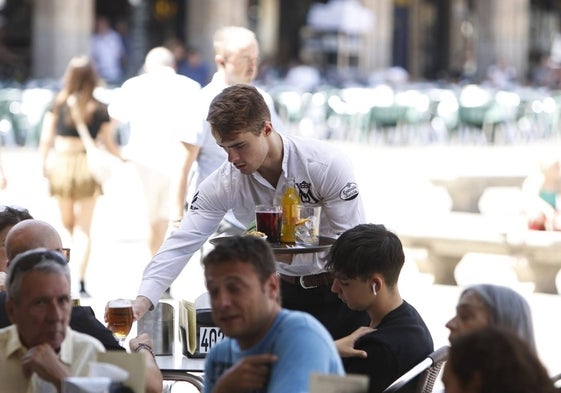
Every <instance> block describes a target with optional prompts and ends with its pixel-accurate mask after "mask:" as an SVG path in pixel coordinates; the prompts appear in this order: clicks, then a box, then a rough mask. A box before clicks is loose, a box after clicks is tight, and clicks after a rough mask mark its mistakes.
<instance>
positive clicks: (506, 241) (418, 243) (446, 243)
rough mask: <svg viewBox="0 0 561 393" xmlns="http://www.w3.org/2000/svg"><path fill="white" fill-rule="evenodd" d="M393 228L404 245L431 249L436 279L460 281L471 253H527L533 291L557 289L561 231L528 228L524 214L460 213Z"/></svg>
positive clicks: (525, 255)
mask: <svg viewBox="0 0 561 393" xmlns="http://www.w3.org/2000/svg"><path fill="white" fill-rule="evenodd" d="M392 229H393V230H394V231H395V232H396V233H397V235H398V236H399V238H400V239H401V241H402V243H403V245H404V247H411V248H424V249H426V250H427V253H428V259H429V263H430V266H431V268H432V272H431V273H432V274H433V275H434V279H435V283H437V284H448V285H455V284H456V280H455V277H454V271H455V269H456V266H457V265H458V263H459V262H460V260H461V259H462V257H463V256H464V255H466V254H467V253H469V252H476V253H490V254H502V255H508V256H513V257H525V258H526V259H527V260H528V267H529V269H530V271H531V276H532V281H533V282H534V284H535V290H536V291H537V292H545V293H557V288H556V285H555V277H556V275H557V273H558V271H559V269H560V268H561V232H553V231H547V232H546V231H531V230H527V229H526V227H525V226H524V222H523V221H522V219H521V218H520V217H511V218H507V217H497V216H487V215H482V214H478V213H458V212H451V213H449V214H443V215H437V216H434V217H432V218H431V219H430V220H429V219H426V220H424V222H419V221H417V222H415V223H412V222H408V223H401V224H397V225H395V226H394V228H392Z"/></svg>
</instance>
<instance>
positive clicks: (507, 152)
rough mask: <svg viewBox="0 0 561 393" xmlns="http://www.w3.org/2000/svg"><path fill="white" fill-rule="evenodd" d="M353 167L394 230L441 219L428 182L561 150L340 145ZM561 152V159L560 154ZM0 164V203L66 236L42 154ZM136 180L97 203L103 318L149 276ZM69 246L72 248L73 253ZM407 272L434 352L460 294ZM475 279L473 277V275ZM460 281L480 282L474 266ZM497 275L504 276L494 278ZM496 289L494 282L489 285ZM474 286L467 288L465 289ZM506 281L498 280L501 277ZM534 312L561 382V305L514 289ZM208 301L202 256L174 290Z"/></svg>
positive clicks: (7, 157)
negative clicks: (5, 180) (1, 173)
mask: <svg viewBox="0 0 561 393" xmlns="http://www.w3.org/2000/svg"><path fill="white" fill-rule="evenodd" d="M338 145H339V146H341V147H342V148H343V150H344V151H346V152H347V153H348V154H349V155H350V157H351V158H352V160H353V163H354V165H355V168H356V171H357V176H358V180H359V184H360V189H361V193H362V195H363V197H364V201H365V204H366V209H367V214H368V219H369V220H370V221H371V222H377V223H386V224H387V225H388V226H389V227H390V228H391V221H392V219H393V218H394V217H399V218H400V219H403V218H404V217H405V218H409V217H410V218H411V219H415V218H416V217H415V216H416V215H417V214H416V213H418V212H423V213H425V214H423V217H426V216H427V215H426V210H427V209H432V208H435V209H438V208H439V206H440V205H441V204H446V202H447V201H446V196H443V194H442V190H438V189H435V188H434V187H432V186H431V185H430V183H429V182H428V180H427V179H428V177H429V176H435V175H443V174H449V173H454V172H457V171H460V172H463V173H465V172H471V171H473V172H478V171H484V170H487V169H490V168H492V170H493V171H494V172H501V171H505V173H528V171H529V170H530V169H531V168H532V167H533V165H534V164H535V163H536V162H537V160H538V158H539V157H540V156H541V155H543V153H544V151H553V150H558V149H559V147H560V146H561V144H559V143H549V144H540V145H532V146H524V147H512V146H502V147H499V146H496V147H484V146H471V147H458V146H455V147H454V146H453V147H446V146H430V147H410V148H407V147H381V146H372V145H362V146H361V145H356V144H346V143H338ZM559 151H560V152H561V150H559ZM0 153H1V160H2V162H3V164H4V168H5V171H6V173H7V175H8V177H9V187H8V189H7V190H4V191H0V203H2V204H15V205H20V206H24V207H27V208H28V209H29V210H30V212H31V213H32V214H33V216H34V217H35V218H39V219H43V220H46V221H48V222H50V223H52V224H53V225H55V227H57V228H60V227H61V226H60V220H59V217H58V210H57V207H56V204H55V202H54V200H52V199H51V198H50V197H49V196H48V192H47V184H46V182H45V180H44V179H43V178H42V177H41V175H40V172H39V168H40V166H39V160H38V154H37V152H36V151H35V150H33V149H22V148H6V149H4V150H2V151H1V152H0ZM139 190H140V188H139V184H138V180H137V179H136V177H135V175H134V171H133V170H132V168H131V167H129V166H127V165H125V166H123V168H121V169H120V170H119V172H118V173H116V174H115V176H114V178H113V179H112V181H111V182H110V184H108V186H107V190H106V193H105V195H104V196H103V197H101V198H100V200H99V203H98V206H97V210H96V215H95V220H94V224H93V230H92V239H93V240H92V242H93V245H92V247H93V250H92V259H91V262H90V266H89V269H88V276H87V286H88V291H89V292H90V294H91V295H92V298H90V299H82V303H83V304H91V305H92V306H93V307H94V309H95V311H96V315H97V316H98V318H100V319H102V318H103V307H104V304H105V302H106V301H107V300H108V299H112V298H118V297H134V296H135V295H136V291H137V289H138V285H139V283H140V279H141V276H142V271H143V269H144V267H145V266H146V264H147V262H148V261H149V251H148V247H147V245H146V241H145V239H146V235H147V228H146V224H145V223H144V220H143V217H144V213H143V211H144V210H143V209H144V206H143V199H142V195H141V193H140V191H139ZM67 245H68V244H65V246H67ZM407 256H408V260H407V263H406V266H405V268H404V270H403V272H402V275H401V280H400V289H401V292H402V296H403V298H404V299H406V300H407V301H408V302H410V303H411V304H413V305H414V306H415V307H416V308H417V309H418V310H419V312H420V313H421V315H422V316H423V317H424V319H425V321H426V322H427V325H428V326H429V328H430V330H431V332H432V334H433V338H434V341H435V345H436V346H440V345H444V344H446V343H447V342H448V330H447V329H446V328H445V327H444V324H445V323H446V321H448V320H449V319H450V318H451V317H452V316H453V314H454V311H455V310H454V309H455V305H456V301H457V299H458V295H459V292H460V288H459V287H455V286H442V285H433V283H432V276H430V275H427V274H422V273H420V272H419V271H418V269H417V266H416V264H415V263H414V261H413V256H414V254H413V252H412V251H411V250H408V253H407ZM475 273H476V272H475ZM462 274H466V275H470V274H471V275H473V274H474V272H470V271H469V266H468V267H467V268H465V267H464V268H463V269H462ZM496 274H499V275H500V274H501V270H500V269H496ZM488 279H489V278H488ZM467 280H468V279H467V278H466V280H464V281H467ZM497 281H498V282H501V281H500V277H497ZM516 289H519V290H520V291H521V292H522V293H523V294H524V296H526V298H527V299H528V301H529V302H530V304H531V306H532V311H533V314H534V322H535V331H536V332H535V333H536V339H537V344H538V351H539V353H540V356H541V358H542V360H543V361H544V362H545V364H546V365H547V367H548V369H549V370H550V373H551V374H554V373H559V372H561V357H560V356H559V352H560V351H561V335H560V334H559V332H560V331H561V318H559V317H558V316H557V315H558V314H559V313H561V297H559V296H557V295H546V294H536V293H532V292H531V288H528V287H527V286H524V285H519V286H518V285H517V288H516ZM203 291H204V282H203V279H202V273H201V269H200V265H199V258H198V255H196V256H195V257H194V258H193V259H192V260H191V262H190V263H188V265H187V268H186V269H185V270H184V271H183V273H182V274H181V276H180V277H179V278H178V279H177V280H176V281H175V282H174V284H173V285H172V295H173V296H174V297H176V298H186V299H194V298H195V297H196V296H198V295H199V294H200V293H202V292H203Z"/></svg>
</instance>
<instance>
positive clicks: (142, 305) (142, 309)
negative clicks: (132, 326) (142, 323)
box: [132, 295, 152, 321]
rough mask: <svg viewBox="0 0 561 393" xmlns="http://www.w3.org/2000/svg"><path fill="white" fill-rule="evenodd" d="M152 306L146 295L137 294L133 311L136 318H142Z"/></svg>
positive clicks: (133, 303)
mask: <svg viewBox="0 0 561 393" xmlns="http://www.w3.org/2000/svg"><path fill="white" fill-rule="evenodd" d="M151 308H152V302H151V301H150V300H149V299H148V298H147V297H146V296H141V295H139V296H137V297H136V299H134V300H133V302H132V313H133V315H134V319H135V320H137V321H138V320H140V319H141V318H142V317H143V316H144V314H146V312H147V311H148V310H150V309H151Z"/></svg>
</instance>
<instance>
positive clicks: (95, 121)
mask: <svg viewBox="0 0 561 393" xmlns="http://www.w3.org/2000/svg"><path fill="white" fill-rule="evenodd" d="M52 111H53V108H51V112H52ZM67 111H68V106H67V105H62V106H61V108H60V113H59V116H58V121H57V127H56V134H57V135H61V136H73V137H76V138H79V137H80V135H79V134H78V131H77V130H76V127H75V126H74V123H72V125H70V126H69V125H67V124H65V121H64V119H65V118H66V116H67V115H66V113H67ZM109 120H110V118H109V113H108V112H107V105H105V104H102V103H98V104H97V107H96V109H95V111H94V113H93V116H92V120H91V121H90V123H89V124H88V130H89V131H90V135H91V136H92V138H93V139H95V138H96V136H97V134H98V133H99V129H100V128H101V125H102V124H103V123H106V122H108V121H109Z"/></svg>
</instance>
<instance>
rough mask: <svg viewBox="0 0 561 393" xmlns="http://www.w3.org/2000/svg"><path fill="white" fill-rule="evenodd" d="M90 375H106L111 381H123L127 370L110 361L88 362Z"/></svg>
mask: <svg viewBox="0 0 561 393" xmlns="http://www.w3.org/2000/svg"><path fill="white" fill-rule="evenodd" d="M88 375H89V376H90V377H108V378H109V379H110V380H111V382H125V381H126V380H127V378H128V377H129V372H128V371H127V370H125V369H122V368H121V367H119V366H116V365H114V364H111V363H101V362H90V370H89V373H88Z"/></svg>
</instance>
